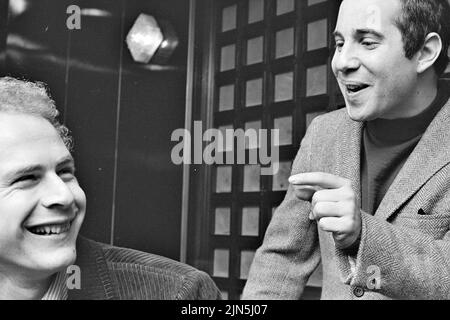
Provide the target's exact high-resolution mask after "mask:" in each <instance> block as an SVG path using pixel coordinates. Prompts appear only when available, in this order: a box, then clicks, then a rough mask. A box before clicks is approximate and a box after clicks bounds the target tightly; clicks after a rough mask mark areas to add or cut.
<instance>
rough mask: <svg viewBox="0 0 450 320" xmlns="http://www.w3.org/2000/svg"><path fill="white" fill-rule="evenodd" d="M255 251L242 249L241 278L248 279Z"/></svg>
mask: <svg viewBox="0 0 450 320" xmlns="http://www.w3.org/2000/svg"><path fill="white" fill-rule="evenodd" d="M254 256H255V251H241V271H240V273H239V278H240V279H244V280H245V279H247V278H248V272H249V271H250V266H251V264H252V261H253V258H254Z"/></svg>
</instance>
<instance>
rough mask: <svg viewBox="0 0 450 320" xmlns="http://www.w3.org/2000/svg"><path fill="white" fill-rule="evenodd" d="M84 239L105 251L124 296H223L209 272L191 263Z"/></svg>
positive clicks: (110, 269) (175, 297)
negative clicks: (190, 264) (220, 294)
mask: <svg viewBox="0 0 450 320" xmlns="http://www.w3.org/2000/svg"><path fill="white" fill-rule="evenodd" d="M83 241H85V242H87V243H88V244H89V246H90V247H91V248H95V250H96V251H97V252H101V253H102V256H103V258H104V261H105V262H106V265H107V268H108V271H109V273H110V274H111V277H112V278H113V281H114V282H115V284H116V285H117V286H118V289H119V295H120V297H121V298H124V299H135V298H136V297H137V296H139V297H138V298H142V299H170V300H173V299H215V298H217V297H218V295H219V291H218V289H217V287H216V285H215V284H214V282H213V281H212V279H211V278H210V277H209V275H208V274H206V273H205V272H203V271H200V270H198V269H196V268H194V267H192V266H189V265H187V264H184V263H181V262H178V261H175V260H172V259H169V258H166V257H163V256H160V255H156V254H152V253H148V252H143V251H139V250H135V249H129V248H123V247H117V246H111V245H108V244H104V243H100V242H96V241H93V240H90V239H86V238H84V239H83ZM136 295H137V296H136Z"/></svg>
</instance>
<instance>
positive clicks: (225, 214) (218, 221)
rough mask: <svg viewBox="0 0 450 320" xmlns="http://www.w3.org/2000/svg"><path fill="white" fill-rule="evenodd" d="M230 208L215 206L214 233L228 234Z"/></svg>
mask: <svg viewBox="0 0 450 320" xmlns="http://www.w3.org/2000/svg"><path fill="white" fill-rule="evenodd" d="M230 216H231V211H230V208H216V212H215V220H214V234H216V235H223V236H229V235H230Z"/></svg>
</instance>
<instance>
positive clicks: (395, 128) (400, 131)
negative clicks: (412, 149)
mask: <svg viewBox="0 0 450 320" xmlns="http://www.w3.org/2000/svg"><path fill="white" fill-rule="evenodd" d="M448 91H449V86H448V84H447V83H445V82H439V86H438V91H437V94H436V97H435V99H434V100H433V102H432V103H431V104H430V106H429V107H428V108H426V109H425V110H424V111H423V112H421V113H420V114H418V115H416V116H413V117H409V118H400V119H375V120H372V121H368V122H367V123H366V126H365V131H366V133H367V134H368V135H369V137H370V139H371V141H372V142H374V143H375V144H377V145H396V144H401V143H403V142H406V141H409V140H412V139H414V138H416V137H420V136H421V135H422V134H423V133H424V132H425V130H426V129H427V127H428V126H429V125H430V123H431V121H432V120H433V118H434V117H435V116H436V114H437V113H438V112H439V110H440V109H441V108H442V107H443V106H444V105H445V103H446V102H447V100H448V98H449V92H448Z"/></svg>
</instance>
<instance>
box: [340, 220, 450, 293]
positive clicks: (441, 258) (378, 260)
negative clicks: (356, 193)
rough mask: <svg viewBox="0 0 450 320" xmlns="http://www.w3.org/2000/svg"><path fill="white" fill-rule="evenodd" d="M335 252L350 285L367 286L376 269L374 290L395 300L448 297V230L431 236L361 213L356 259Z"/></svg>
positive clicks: (449, 271) (449, 280)
mask: <svg viewBox="0 0 450 320" xmlns="http://www.w3.org/2000/svg"><path fill="white" fill-rule="evenodd" d="M336 254H337V257H338V259H337V260H338V264H339V268H340V270H341V272H342V273H343V276H344V278H345V279H346V282H345V283H346V284H350V285H351V286H360V287H364V288H367V287H368V283H369V281H371V280H373V275H374V274H373V273H372V272H373V270H378V271H379V285H378V288H377V287H375V288H374V289H373V290H374V291H375V292H378V293H381V294H383V295H385V296H388V297H391V298H394V299H450V231H448V232H447V233H446V235H445V236H444V237H443V238H442V239H434V238H433V237H432V236H430V235H427V234H425V233H422V232H420V231H418V230H414V229H410V228H406V227H402V226H397V225H393V224H391V223H389V222H388V221H384V220H380V219H379V218H377V217H374V216H372V215H369V214H367V213H364V212H363V213H362V231H361V242H360V246H359V249H358V253H357V255H356V258H350V257H349V256H346V255H345V254H344V252H343V251H340V250H336ZM352 259H353V260H352ZM352 265H353V266H352ZM374 267H375V268H376V269H373V268H374ZM369 287H370V286H369ZM372 288H373V286H372Z"/></svg>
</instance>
